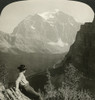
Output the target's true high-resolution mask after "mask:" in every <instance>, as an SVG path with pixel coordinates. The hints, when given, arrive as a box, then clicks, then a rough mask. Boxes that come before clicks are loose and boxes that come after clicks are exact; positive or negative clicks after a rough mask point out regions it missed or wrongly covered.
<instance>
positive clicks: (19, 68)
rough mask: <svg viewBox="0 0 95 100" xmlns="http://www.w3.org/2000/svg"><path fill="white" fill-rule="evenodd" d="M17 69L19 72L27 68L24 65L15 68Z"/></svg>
mask: <svg viewBox="0 0 95 100" xmlns="http://www.w3.org/2000/svg"><path fill="white" fill-rule="evenodd" d="M17 69H18V70H20V71H24V70H26V69H27V68H26V67H25V65H20V66H19V67H17Z"/></svg>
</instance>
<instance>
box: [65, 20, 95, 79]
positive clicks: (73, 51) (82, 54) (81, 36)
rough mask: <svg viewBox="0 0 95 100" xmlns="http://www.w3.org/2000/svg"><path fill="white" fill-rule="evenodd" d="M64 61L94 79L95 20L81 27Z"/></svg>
mask: <svg viewBox="0 0 95 100" xmlns="http://www.w3.org/2000/svg"><path fill="white" fill-rule="evenodd" d="M65 58H66V61H67V62H69V63H72V64H73V65H74V66H75V67H76V68H78V69H79V70H80V71H83V72H84V73H85V75H86V76H89V77H90V78H92V77H93V78H94V75H95V20H94V21H93V22H92V23H86V24H85V25H82V26H81V29H80V31H79V32H78V33H77V35H76V40H75V42H74V44H73V45H72V46H71V48H70V50H69V52H68V54H67V55H66V57H65Z"/></svg>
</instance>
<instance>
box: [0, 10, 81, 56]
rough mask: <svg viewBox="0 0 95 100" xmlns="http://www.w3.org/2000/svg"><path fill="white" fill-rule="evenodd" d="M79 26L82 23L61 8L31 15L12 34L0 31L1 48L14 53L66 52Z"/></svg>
mask: <svg viewBox="0 0 95 100" xmlns="http://www.w3.org/2000/svg"><path fill="white" fill-rule="evenodd" d="M79 27H80V24H79V23H77V22H76V21H75V20H74V19H73V17H71V16H69V15H66V14H64V13H63V12H61V11H59V10H56V11H55V12H45V13H41V14H35V15H29V16H28V17H26V18H25V19H24V20H23V21H22V22H20V23H19V24H18V26H17V27H16V28H15V29H14V31H13V33H12V34H11V35H6V34H2V32H0V35H1V37H0V41H1V42H0V50H2V51H4V52H8V51H10V52H13V53H17V51H18V50H19V51H22V52H27V53H35V52H39V53H53V54H58V53H64V52H66V51H68V50H69V47H70V45H71V44H72V43H73V41H74V38H75V35H76V33H77V31H78V30H79ZM5 35H6V36H5ZM2 37H3V39H2ZM5 37H6V38H5Z"/></svg>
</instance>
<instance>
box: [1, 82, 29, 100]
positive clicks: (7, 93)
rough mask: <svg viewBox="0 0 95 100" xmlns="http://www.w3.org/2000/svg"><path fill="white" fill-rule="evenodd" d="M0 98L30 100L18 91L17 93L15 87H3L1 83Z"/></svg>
mask: <svg viewBox="0 0 95 100" xmlns="http://www.w3.org/2000/svg"><path fill="white" fill-rule="evenodd" d="M0 100H30V99H29V98H28V97H26V96H25V95H24V94H22V93H21V92H20V91H19V93H18V94H17V93H16V92H15V88H10V89H5V87H4V86H3V84H2V83H0Z"/></svg>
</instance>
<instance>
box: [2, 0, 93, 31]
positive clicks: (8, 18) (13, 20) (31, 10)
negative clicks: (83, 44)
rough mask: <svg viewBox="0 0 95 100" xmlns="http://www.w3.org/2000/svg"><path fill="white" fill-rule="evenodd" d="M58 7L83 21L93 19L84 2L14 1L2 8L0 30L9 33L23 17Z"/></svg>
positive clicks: (60, 0) (56, 0)
mask: <svg viewBox="0 0 95 100" xmlns="http://www.w3.org/2000/svg"><path fill="white" fill-rule="evenodd" d="M54 9H59V10H61V11H63V12H65V13H67V14H69V15H71V16H73V17H74V18H75V20H76V21H78V22H81V23H84V22H89V21H92V20H93V17H94V13H93V11H92V9H91V8H90V7H89V6H87V5H86V4H83V3H79V2H74V1H67V0H27V1H21V2H16V3H12V4H10V5H8V6H7V7H5V8H4V10H3V12H2V15H1V16H0V30H1V31H4V32H7V33H11V32H12V31H13V29H14V28H15V27H16V26H17V25H18V23H20V22H21V21H22V20H23V19H24V18H25V17H27V16H28V15H31V14H35V13H42V12H46V11H54Z"/></svg>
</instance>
